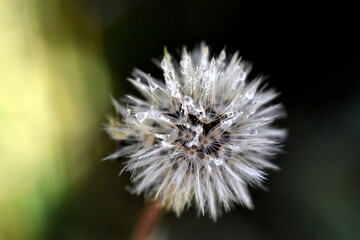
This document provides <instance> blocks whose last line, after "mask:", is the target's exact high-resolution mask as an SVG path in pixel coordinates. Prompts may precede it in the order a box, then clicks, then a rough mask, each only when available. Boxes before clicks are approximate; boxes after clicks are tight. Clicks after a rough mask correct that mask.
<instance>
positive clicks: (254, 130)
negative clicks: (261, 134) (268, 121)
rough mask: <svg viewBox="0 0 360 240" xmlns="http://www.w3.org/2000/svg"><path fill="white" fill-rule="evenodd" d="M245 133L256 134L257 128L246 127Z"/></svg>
mask: <svg viewBox="0 0 360 240" xmlns="http://www.w3.org/2000/svg"><path fill="white" fill-rule="evenodd" d="M246 132H247V134H249V135H256V134H257V130H256V129H251V128H248V129H247V130H246Z"/></svg>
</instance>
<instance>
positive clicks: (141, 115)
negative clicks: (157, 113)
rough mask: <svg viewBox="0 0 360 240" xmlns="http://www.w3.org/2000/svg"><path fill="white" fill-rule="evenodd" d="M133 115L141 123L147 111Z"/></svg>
mask: <svg viewBox="0 0 360 240" xmlns="http://www.w3.org/2000/svg"><path fill="white" fill-rule="evenodd" d="M135 117H136V118H137V120H138V121H139V122H141V123H142V122H144V121H145V119H146V118H147V117H148V112H139V113H137V114H135Z"/></svg>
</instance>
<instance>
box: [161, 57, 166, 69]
mask: <svg viewBox="0 0 360 240" xmlns="http://www.w3.org/2000/svg"><path fill="white" fill-rule="evenodd" d="M160 65H161V67H162V69H166V67H167V64H166V60H165V58H164V59H163V60H162V61H161V63H160Z"/></svg>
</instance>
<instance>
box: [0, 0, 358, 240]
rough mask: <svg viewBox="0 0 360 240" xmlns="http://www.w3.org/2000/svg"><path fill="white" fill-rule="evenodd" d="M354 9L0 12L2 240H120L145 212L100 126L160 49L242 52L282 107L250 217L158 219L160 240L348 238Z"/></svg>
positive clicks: (184, 4) (89, 4)
mask: <svg viewBox="0 0 360 240" xmlns="http://www.w3.org/2000/svg"><path fill="white" fill-rule="evenodd" d="M352 9H356V8H351V6H345V4H334V5H331V4H330V3H327V4H326V5H321V6H320V5H319V6H315V5H314V4H313V3H310V2H309V3H308V2H296V3H295V2H294V3H292V4H289V3H280V2H265V3H264V2H260V1H250V0H247V1H235V0H227V1H215V0H209V1H205V0H192V1H190V0H186V1H165V0H135V1H115V0H87V1H86V0H78V1H71V0H48V1H45V0H1V1H0V240H17V239H19V240H23V239H29V240H42V239H54V240H56V239H59V240H60V239H70V240H77V239H80V240H81V239H109V240H110V239H128V237H129V234H130V232H131V228H132V226H133V224H134V222H135V220H136V218H137V216H138V214H139V213H140V211H141V209H142V207H143V205H144V203H143V199H142V197H136V196H132V195H130V193H128V192H127V191H126V190H125V186H126V185H128V184H130V183H129V180H128V179H129V174H123V175H121V176H120V177H119V176H118V173H119V171H120V169H121V167H122V163H121V161H113V162H101V161H100V159H102V158H103V157H105V156H107V155H108V154H109V153H111V152H112V151H114V150H115V149H116V143H114V142H112V141H111V140H109V138H108V137H107V136H106V134H105V133H104V131H102V124H103V123H104V122H106V118H105V116H106V115H107V114H111V113H112V112H113V108H112V106H111V103H110V96H115V97H120V96H122V95H123V94H125V93H133V94H136V92H135V91H134V88H133V87H132V86H130V85H129V83H128V82H127V81H126V80H125V79H126V77H128V76H130V74H131V71H132V70H133V68H134V67H139V68H141V69H143V70H144V71H146V72H151V74H152V75H154V76H161V72H160V71H159V70H158V69H156V67H155V65H154V64H152V63H151V60H150V59H151V58H152V57H155V58H159V57H161V54H162V49H163V46H164V45H167V46H168V48H169V50H170V51H171V52H175V53H179V50H180V49H181V46H183V45H187V46H188V47H189V48H192V47H194V45H195V44H197V43H199V42H200V41H201V40H205V41H206V42H207V43H208V44H209V45H210V46H212V47H213V48H212V49H213V50H214V51H216V52H218V51H220V50H221V49H222V47H223V46H225V45H226V49H227V51H228V52H233V51H235V50H238V49H239V50H240V53H241V55H243V56H244V58H245V59H248V60H251V61H253V62H254V72H255V73H260V72H262V73H265V74H268V75H269V76H270V78H269V80H268V81H269V82H270V85H271V86H274V87H276V89H278V90H279V91H280V92H282V95H281V97H280V101H282V102H283V103H284V105H285V106H286V109H287V111H288V118H287V119H285V120H282V121H281V122H280V123H279V125H281V126H282V127H285V128H288V129H289V138H288V140H287V142H286V144H285V154H283V155H281V156H279V157H278V158H277V160H276V163H277V164H278V165H279V166H280V167H281V168H282V170H281V171H279V172H272V173H271V174H270V175H269V181H268V182H267V184H266V186H267V187H268V188H269V191H268V192H264V191H262V190H253V191H252V195H253V197H254V202H255V205H256V209H255V210H253V211H249V210H246V209H244V208H242V207H236V208H235V209H234V210H233V211H232V212H230V213H228V214H225V215H224V216H223V217H222V218H221V219H219V221H218V222H217V223H213V222H211V221H210V220H208V219H207V218H197V217H196V216H195V213H194V211H193V210H189V211H188V212H186V213H185V214H184V215H183V216H182V217H181V218H176V217H175V216H174V215H173V214H172V213H169V214H167V215H165V217H164V218H163V220H162V222H161V224H160V225H159V229H158V233H159V234H160V235H161V236H163V237H167V239H222V240H226V239H360V204H359V203H360V148H359V142H360V83H359V82H360V81H359V77H360V46H359V42H360V41H359V40H360V39H359V37H358V36H357V33H358V32H359V30H360V24H359V22H360V21H359V14H357V13H356V12H355V10H352Z"/></svg>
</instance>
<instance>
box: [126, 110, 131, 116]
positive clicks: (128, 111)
mask: <svg viewBox="0 0 360 240" xmlns="http://www.w3.org/2000/svg"><path fill="white" fill-rule="evenodd" d="M126 112H127V115H128V116H129V115H130V114H131V110H130V109H129V108H128V109H126Z"/></svg>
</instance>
